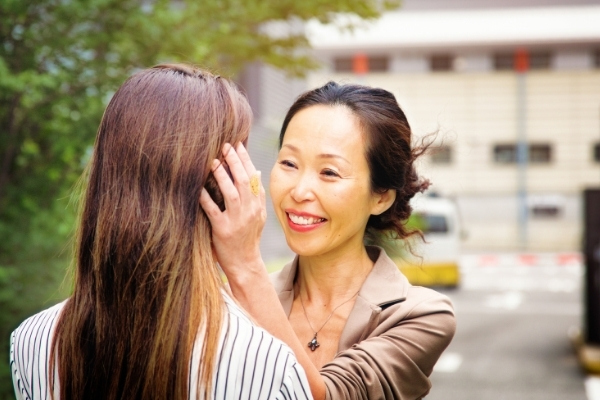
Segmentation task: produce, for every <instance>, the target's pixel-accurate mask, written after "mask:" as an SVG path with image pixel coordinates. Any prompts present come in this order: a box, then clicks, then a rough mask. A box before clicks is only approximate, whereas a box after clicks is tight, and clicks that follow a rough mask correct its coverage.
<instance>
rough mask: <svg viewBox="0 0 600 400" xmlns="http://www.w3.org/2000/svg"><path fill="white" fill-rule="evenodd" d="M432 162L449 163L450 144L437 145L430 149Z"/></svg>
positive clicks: (450, 161) (450, 160)
mask: <svg viewBox="0 0 600 400" xmlns="http://www.w3.org/2000/svg"><path fill="white" fill-rule="evenodd" d="M431 163H432V164H451V163H452V148H451V147H450V146H437V147H434V148H432V149H431Z"/></svg>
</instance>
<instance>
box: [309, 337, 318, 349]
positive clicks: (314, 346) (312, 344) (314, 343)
mask: <svg viewBox="0 0 600 400" xmlns="http://www.w3.org/2000/svg"><path fill="white" fill-rule="evenodd" d="M319 346H320V344H319V342H317V334H316V333H315V337H313V338H312V340H311V341H310V342H308V347H310V349H311V350H312V351H315V350H316V349H317V347H319Z"/></svg>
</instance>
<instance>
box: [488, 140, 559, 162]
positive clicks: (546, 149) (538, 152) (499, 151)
mask: <svg viewBox="0 0 600 400" xmlns="http://www.w3.org/2000/svg"><path fill="white" fill-rule="evenodd" d="M551 161H552V146H551V145H549V144H546V143H541V144H540V143H533V144H531V143H530V144H529V145H528V146H527V162H529V163H531V164H547V163H550V162H551ZM494 162H495V163H497V164H513V163H516V162H517V145H516V144H497V145H495V146H494Z"/></svg>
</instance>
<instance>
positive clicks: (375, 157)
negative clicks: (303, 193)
mask: <svg viewBox="0 0 600 400" xmlns="http://www.w3.org/2000/svg"><path fill="white" fill-rule="evenodd" d="M315 105H328V106H343V107H347V108H348V109H350V111H351V112H352V113H353V114H354V115H355V116H356V117H357V118H358V120H359V123H360V125H361V128H362V132H363V135H364V138H365V141H366V154H365V156H366V158H367V162H368V165H369V170H370V174H371V190H372V191H374V192H377V193H383V192H385V191H387V190H389V189H392V190H395V191H396V200H395V201H394V203H393V204H392V205H391V206H390V208H389V209H388V210H386V211H385V212H383V213H382V214H380V215H371V217H370V218H369V221H368V222H367V229H366V232H365V242H367V243H379V242H380V241H381V237H382V236H389V237H390V238H392V239H404V238H407V237H409V236H411V235H414V234H420V231H419V230H416V229H410V228H408V227H407V226H406V221H407V220H408V218H409V217H410V214H411V212H412V208H411V206H410V204H409V201H410V199H411V198H413V196H414V195H415V194H416V193H418V192H423V191H424V190H426V189H427V188H428V187H429V184H430V182H429V180H427V179H422V178H421V177H420V176H419V175H418V174H417V171H416V169H415V167H414V162H415V160H416V159H417V158H418V157H419V156H421V155H422V154H423V153H424V152H425V151H426V150H427V148H428V147H429V144H430V142H429V143H425V141H422V142H421V144H420V145H419V146H413V145H412V132H411V129H410V125H409V124H408V120H407V119H406V115H405V114H404V112H403V111H402V109H401V108H400V106H399V105H398V102H397V101H396V98H395V97H394V95H393V94H392V93H390V92H388V91H387V90H384V89H380V88H372V87H368V86H363V85H351V84H347V85H340V84H338V83H336V82H328V83H327V84H325V85H324V86H322V87H319V88H317V89H313V90H310V91H308V92H306V93H304V94H302V95H301V96H300V97H298V99H296V101H295V102H294V104H293V105H292V106H291V107H290V109H289V110H288V112H287V115H286V116H285V119H284V120H283V126H282V127H281V132H280V134H279V147H281V145H282V144H283V138H284V136H285V132H286V130H287V127H288V125H289V123H290V121H291V120H292V118H293V117H294V115H296V114H297V113H298V112H299V111H301V110H303V109H305V108H308V107H311V106H315Z"/></svg>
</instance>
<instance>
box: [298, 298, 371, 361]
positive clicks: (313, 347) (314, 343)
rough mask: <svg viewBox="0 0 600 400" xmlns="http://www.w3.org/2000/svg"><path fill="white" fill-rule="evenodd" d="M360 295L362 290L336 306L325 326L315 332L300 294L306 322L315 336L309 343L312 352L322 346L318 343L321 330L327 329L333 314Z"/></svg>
mask: <svg viewBox="0 0 600 400" xmlns="http://www.w3.org/2000/svg"><path fill="white" fill-rule="evenodd" d="M358 293H360V289H359V290H358V292H356V293H354V294H353V295H352V297H350V298H349V299H348V300H346V301H344V302H343V303H342V304H340V305H338V306H336V307H335V308H334V309H333V311H331V314H329V316H328V317H327V319H326V320H325V322H323V325H321V327H320V328H319V329H318V330H315V328H313V326H312V324H311V323H310V319H308V314H307V313H306V308H305V307H304V300H302V293H301V292H300V293H299V294H298V295H299V296H300V304H301V305H302V310H303V311H304V317H305V318H306V322H308V326H310V329H311V330H312V331H313V332H314V336H313V338H312V340H311V341H310V342H308V347H310V349H311V350H312V351H315V350H316V349H317V347H319V346H320V344H319V342H318V341H317V334H318V333H319V332H321V329H323V328H324V327H325V325H327V323H328V322H329V320H330V319H331V317H333V314H334V313H335V311H336V310H337V309H338V308H340V307H341V306H343V305H344V304H346V303H347V302H349V301H350V300H352V299H353V298H355V297H356V295H357V294H358Z"/></svg>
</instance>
